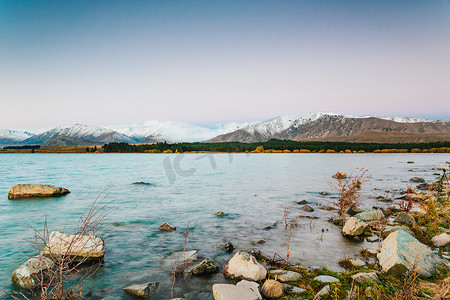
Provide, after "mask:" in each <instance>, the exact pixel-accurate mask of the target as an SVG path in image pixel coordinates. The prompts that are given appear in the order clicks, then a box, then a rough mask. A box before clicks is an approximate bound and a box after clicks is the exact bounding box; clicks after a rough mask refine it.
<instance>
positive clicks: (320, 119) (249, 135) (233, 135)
mask: <svg viewBox="0 0 450 300" xmlns="http://www.w3.org/2000/svg"><path fill="white" fill-rule="evenodd" d="M367 132H389V133H399V134H415V135H418V134H420V135H423V134H450V121H445V120H428V119H420V118H399V117H381V118H380V117H375V116H362V117H359V116H350V115H339V114H334V113H311V114H307V115H305V116H303V117H297V118H295V117H279V118H276V119H273V120H269V121H266V122H261V123H257V124H254V125H250V126H247V127H244V128H241V129H238V130H235V131H233V132H230V133H227V134H223V135H219V136H217V137H215V138H213V139H211V140H209V141H208V142H246V143H253V142H260V141H267V140H270V139H285V140H296V141H299V140H308V139H324V138H328V137H338V136H351V135H357V134H363V133H367Z"/></svg>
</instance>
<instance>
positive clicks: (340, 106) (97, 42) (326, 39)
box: [0, 0, 450, 128]
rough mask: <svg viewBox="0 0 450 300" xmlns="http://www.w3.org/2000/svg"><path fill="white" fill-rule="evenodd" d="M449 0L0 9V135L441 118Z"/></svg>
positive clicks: (8, 3) (447, 90)
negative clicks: (88, 127)
mask: <svg viewBox="0 0 450 300" xmlns="http://www.w3.org/2000/svg"><path fill="white" fill-rule="evenodd" d="M449 100H450V1H444V0H423V1H415V0H408V1H406V0H405V1H402V0H397V1H392V0H389V1H384V0H379V1H369V0H354V1H350V0H348V1H347V0H340V1H336V0H330V1H327V0H324V1H315V0H310V1H304V0H297V1H265V0H256V1H246V0H241V1H233V0H226V1H213V0H211V1H194V0H192V1H176V0H171V1H111V0H109V1H81V0H80V1H26V0H24V1H14V0H5V1H0V110H1V112H2V113H1V117H0V128H45V127H53V126H58V125H63V124H75V123H83V124H92V125H113V124H144V123H145V122H147V121H149V120H161V121H177V122H188V123H191V124H197V125H211V126H212V125H214V124H219V123H226V122H243V121H255V120H266V119H270V118H273V117H276V116H283V115H298V116H301V115H304V114H307V113H310V112H321V111H325V112H334V113H340V114H352V115H380V116H394V115H395V116H417V117H424V118H441V119H449V118H450V109H449V105H448V103H449V102H450V101H449Z"/></svg>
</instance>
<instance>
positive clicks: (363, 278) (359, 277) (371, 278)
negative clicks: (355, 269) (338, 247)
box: [352, 272, 381, 284]
mask: <svg viewBox="0 0 450 300" xmlns="http://www.w3.org/2000/svg"><path fill="white" fill-rule="evenodd" d="M352 278H353V280H354V281H356V282H357V283H366V282H374V283H376V284H381V281H380V280H379V279H378V275H377V273H375V272H370V273H363V272H361V273H358V274H355V275H352Z"/></svg>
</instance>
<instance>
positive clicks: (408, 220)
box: [394, 212, 416, 225]
mask: <svg viewBox="0 0 450 300" xmlns="http://www.w3.org/2000/svg"><path fill="white" fill-rule="evenodd" d="M394 222H397V223H400V224H406V225H414V224H416V219H414V217H413V216H412V215H410V214H409V213H407V212H401V213H399V214H398V215H397V217H396V218H395V220H394Z"/></svg>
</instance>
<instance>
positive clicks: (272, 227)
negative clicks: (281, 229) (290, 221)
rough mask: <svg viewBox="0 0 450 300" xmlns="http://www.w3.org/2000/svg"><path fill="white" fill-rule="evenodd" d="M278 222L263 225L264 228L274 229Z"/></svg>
mask: <svg viewBox="0 0 450 300" xmlns="http://www.w3.org/2000/svg"><path fill="white" fill-rule="evenodd" d="M277 224H278V222H275V223H273V224H270V225H267V226H266V227H264V228H263V229H264V230H270V229H274V228H275V227H277Z"/></svg>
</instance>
